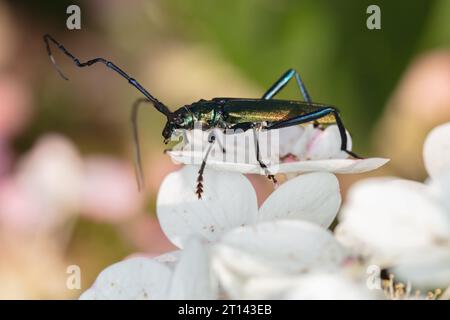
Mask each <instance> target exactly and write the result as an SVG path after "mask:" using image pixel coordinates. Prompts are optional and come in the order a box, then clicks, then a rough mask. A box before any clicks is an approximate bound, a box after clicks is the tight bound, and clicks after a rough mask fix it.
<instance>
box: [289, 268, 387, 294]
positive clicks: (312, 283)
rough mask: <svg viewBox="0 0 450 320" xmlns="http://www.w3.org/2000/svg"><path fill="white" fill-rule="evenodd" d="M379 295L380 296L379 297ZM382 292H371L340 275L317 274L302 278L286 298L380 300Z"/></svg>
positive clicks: (363, 285) (361, 284) (360, 284)
mask: <svg viewBox="0 0 450 320" xmlns="http://www.w3.org/2000/svg"><path fill="white" fill-rule="evenodd" d="M377 293H378V295H377ZM379 293H380V292H377V291H369V290H368V288H367V287H366V286H365V284H363V283H360V282H357V281H352V280H351V279H347V278H345V277H344V276H343V275H340V274H325V273H315V274H310V275H306V276H304V277H301V278H300V279H299V280H298V282H297V283H296V286H295V287H293V288H292V289H291V290H290V291H289V292H287V293H286V295H285V296H284V298H285V299H293V300H317V299H320V300H368V299H377V298H380V294H379Z"/></svg>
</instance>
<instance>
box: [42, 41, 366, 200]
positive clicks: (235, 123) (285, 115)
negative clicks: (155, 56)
mask: <svg viewBox="0 0 450 320" xmlns="http://www.w3.org/2000/svg"><path fill="white" fill-rule="evenodd" d="M44 42H45V44H46V48H47V52H48V55H49V57H50V60H51V61H52V63H53V65H54V66H55V68H56V70H57V71H58V73H59V74H60V75H61V76H62V77H63V78H64V79H66V80H67V77H66V76H65V75H64V74H63V73H62V72H61V70H60V69H59V68H58V66H57V65H56V63H55V59H54V58H53V55H52V53H51V50H50V42H52V43H54V44H55V45H56V46H57V47H58V48H59V49H60V50H61V51H62V52H63V53H64V54H66V55H67V56H68V57H70V58H71V59H72V61H73V62H74V63H75V64H76V65H77V66H78V67H86V66H91V65H93V64H95V63H102V64H104V65H106V66H107V67H108V68H110V69H112V70H113V71H115V72H116V73H118V74H119V75H120V76H122V77H123V78H125V79H127V80H128V82H129V83H130V84H131V85H132V86H133V87H135V88H136V89H137V90H139V91H140V92H141V93H142V94H143V95H144V96H145V98H140V99H138V100H137V101H136V102H135V103H134V105H133V109H132V114H131V121H132V125H133V135H134V141H135V146H136V159H137V176H138V185H139V188H140V187H141V186H142V184H143V173H142V165H141V160H140V158H141V156H140V148H139V136H138V130H137V116H138V109H139V106H140V105H141V103H143V102H147V103H151V104H153V106H154V107H155V108H156V109H157V110H158V111H159V112H161V113H162V114H164V115H165V116H166V117H167V123H166V126H165V127H164V130H163V132H162V135H163V138H164V142H165V143H167V142H168V141H169V139H170V138H171V137H172V134H173V133H174V131H175V130H179V129H184V130H192V129H194V125H195V124H196V123H197V125H198V124H200V126H201V128H202V130H210V129H221V130H224V132H226V133H230V131H231V132H232V131H234V130H240V131H246V130H249V129H252V130H253V131H256V130H272V129H281V128H285V127H290V126H294V125H298V124H303V123H310V122H312V123H314V124H316V125H320V124H323V125H328V124H333V123H335V124H336V125H337V126H338V128H339V133H340V137H341V150H342V151H345V152H346V153H348V154H349V155H351V156H353V157H355V158H359V156H357V155H356V154H354V153H353V152H351V151H350V150H347V135H346V130H345V127H344V124H343V123H342V120H341V118H340V116H339V112H338V110H337V108H335V107H334V106H331V105H326V104H319V103H314V102H312V101H311V98H310V96H309V94H308V91H307V90H306V88H305V86H304V84H303V82H302V80H301V78H300V75H299V74H298V73H297V72H296V71H295V70H294V69H289V70H288V71H286V72H285V73H284V74H283V75H282V76H281V77H280V78H279V79H278V80H277V81H276V82H275V83H274V84H273V85H272V87H270V89H269V90H267V92H266V93H265V94H264V95H263V96H262V98H261V99H247V98H214V99H211V100H200V101H197V102H194V103H192V104H189V105H184V106H182V107H181V108H179V109H178V110H176V111H174V112H171V111H170V110H169V108H168V107H167V106H166V105H165V104H163V103H162V102H161V101H159V100H158V99H156V98H155V97H154V96H153V95H151V94H150V93H149V92H148V91H147V90H146V89H145V88H144V87H143V86H142V85H141V84H140V83H139V82H137V81H136V80H135V79H133V78H132V77H130V76H129V75H128V74H127V73H125V72H124V71H123V70H122V69H120V68H119V67H117V66H116V65H115V64H114V63H112V62H110V61H108V60H106V59H104V58H94V59H91V60H88V61H85V62H80V60H79V59H78V58H77V57H75V56H74V55H73V54H72V53H70V52H69V51H68V50H67V49H66V48H65V47H64V46H63V45H61V44H60V43H59V42H58V41H57V40H55V39H54V38H53V37H52V36H50V35H48V34H46V35H44ZM292 78H295V79H296V82H297V84H298V86H299V88H300V90H301V92H302V95H303V98H304V100H305V101H291V100H275V99H273V97H274V96H275V95H276V94H277V93H278V92H280V91H281V90H282V89H283V88H284V86H285V85H286V84H287V83H288V82H289V80H291V79H292ZM254 139H255V146H256V158H257V161H258V163H259V164H260V166H261V167H262V168H263V169H264V170H265V172H266V174H267V176H268V177H269V178H270V179H272V180H273V181H274V182H276V180H275V177H274V176H273V175H272V174H270V172H268V170H267V166H266V165H265V164H264V163H263V162H262V161H261V160H260V154H259V143H258V139H257V135H256V133H255V134H254ZM209 142H210V146H209V148H208V150H207V151H206V153H205V156H204V159H203V162H202V164H201V166H200V169H199V171H198V178H197V189H196V194H197V195H198V198H199V199H200V198H201V195H202V192H203V184H202V182H203V172H204V169H205V165H206V162H207V158H208V155H209V152H210V150H211V148H212V146H213V144H214V142H215V137H214V134H210V136H209Z"/></svg>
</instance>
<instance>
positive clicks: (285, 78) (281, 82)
mask: <svg viewBox="0 0 450 320" xmlns="http://www.w3.org/2000/svg"><path fill="white" fill-rule="evenodd" d="M293 77H295V80H296V81H297V85H298V87H299V88H300V91H301V92H302V95H303V98H304V99H305V101H306V102H311V97H310V96H309V93H308V90H306V87H305V85H304V84H303V81H302V78H301V77H300V75H299V73H298V72H297V71H295V70H294V69H289V70H288V71H286V72H285V73H284V74H283V75H282V76H281V77H280V79H278V80H277V81H276V82H275V83H274V84H273V85H272V86H271V87H270V88H269V90H267V91H266V93H265V94H264V95H263V97H262V98H263V99H266V100H269V99H272V98H273V97H274V96H275V95H276V94H278V93H279V92H280V91H281V90H282V89H283V88H284V87H285V86H286V84H287V83H288V82H289V81H290V80H291V79H292V78H293Z"/></svg>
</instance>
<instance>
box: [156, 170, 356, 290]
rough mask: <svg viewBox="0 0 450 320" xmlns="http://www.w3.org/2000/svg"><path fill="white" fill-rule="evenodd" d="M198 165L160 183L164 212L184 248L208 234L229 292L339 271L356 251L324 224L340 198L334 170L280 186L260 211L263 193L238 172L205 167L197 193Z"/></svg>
mask: <svg viewBox="0 0 450 320" xmlns="http://www.w3.org/2000/svg"><path fill="white" fill-rule="evenodd" d="M197 170H198V167H195V166H185V167H184V168H182V169H181V170H179V171H177V172H174V173H172V174H170V175H169V176H168V177H166V179H165V180H164V182H163V183H162V185H161V189H160V191H159V194H158V199H157V214H158V218H159V221H160V223H161V227H162V229H163V231H164V232H165V234H166V235H167V237H168V238H169V239H170V240H171V241H172V242H173V243H174V244H175V245H177V246H179V247H181V248H182V247H184V246H185V243H186V241H188V240H189V239H190V238H191V237H198V236H200V237H201V238H203V239H205V240H206V241H209V242H210V243H211V244H212V245H211V264H212V271H213V275H214V277H215V279H216V280H217V281H218V282H219V283H220V285H221V287H222V289H223V290H224V291H223V292H222V295H224V296H225V297H231V298H246V297H250V296H251V290H250V291H248V290H249V289H248V287H247V286H248V285H249V283H253V284H254V283H255V279H261V280H264V279H265V278H267V277H273V276H291V277H293V276H298V275H301V274H306V273H309V272H311V271H317V270H323V271H336V270H339V269H340V268H341V267H342V265H343V264H344V262H345V261H346V260H347V259H348V258H349V254H348V252H347V250H346V249H345V248H344V247H342V246H341V245H340V244H339V243H338V242H337V241H336V240H335V239H334V237H333V236H332V234H331V233H330V232H329V231H327V230H325V228H327V227H328V226H329V225H330V224H331V222H332V221H333V220H334V218H335V216H336V214H337V211H338V209H339V206H340V202H341V197H340V193H339V185H338V181H337V179H336V177H335V176H334V175H333V174H331V173H327V172H315V173H309V174H304V175H300V176H298V177H296V178H294V179H291V180H289V181H287V182H285V183H284V184H282V185H281V186H280V187H279V188H277V189H276V190H275V191H274V192H273V193H272V194H271V195H270V196H269V198H268V199H267V200H266V201H265V202H264V203H263V204H262V206H261V208H260V209H259V210H258V208H257V201H256V194H255V191H254V189H253V187H252V186H251V184H250V183H249V182H248V180H247V179H246V178H245V177H244V176H242V175H241V174H239V173H233V172H221V171H215V170H208V169H207V170H205V174H204V184H205V186H207V187H206V188H205V194H204V196H203V199H202V200H199V199H198V198H197V197H196V196H195V194H194V192H193V191H194V182H195V180H196V177H197Z"/></svg>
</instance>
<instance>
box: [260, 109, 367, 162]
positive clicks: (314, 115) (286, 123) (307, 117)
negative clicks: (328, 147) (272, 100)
mask: <svg viewBox="0 0 450 320" xmlns="http://www.w3.org/2000/svg"><path fill="white" fill-rule="evenodd" d="M329 114H332V115H333V116H334V118H335V120H336V125H337V126H338V129H339V134H340V136H341V150H342V151H344V152H346V153H347V154H348V155H350V156H352V157H354V158H358V159H362V158H361V157H360V156H358V155H357V154H355V153H354V152H352V151H350V150H347V134H346V132H345V127H344V123H343V122H342V119H341V117H340V116H339V113H338V111H337V110H336V109H335V108H333V107H325V108H323V109H320V110H318V111H316V112H311V113H307V114H303V115H301V116H298V117H294V118H291V119H288V120H283V121H278V122H275V123H272V124H271V125H270V126H268V127H267V128H266V129H267V130H271V129H281V128H286V127H290V126H295V125H298V124H302V123H307V122H311V121H315V120H318V119H320V118H323V117H325V116H327V115H329Z"/></svg>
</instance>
